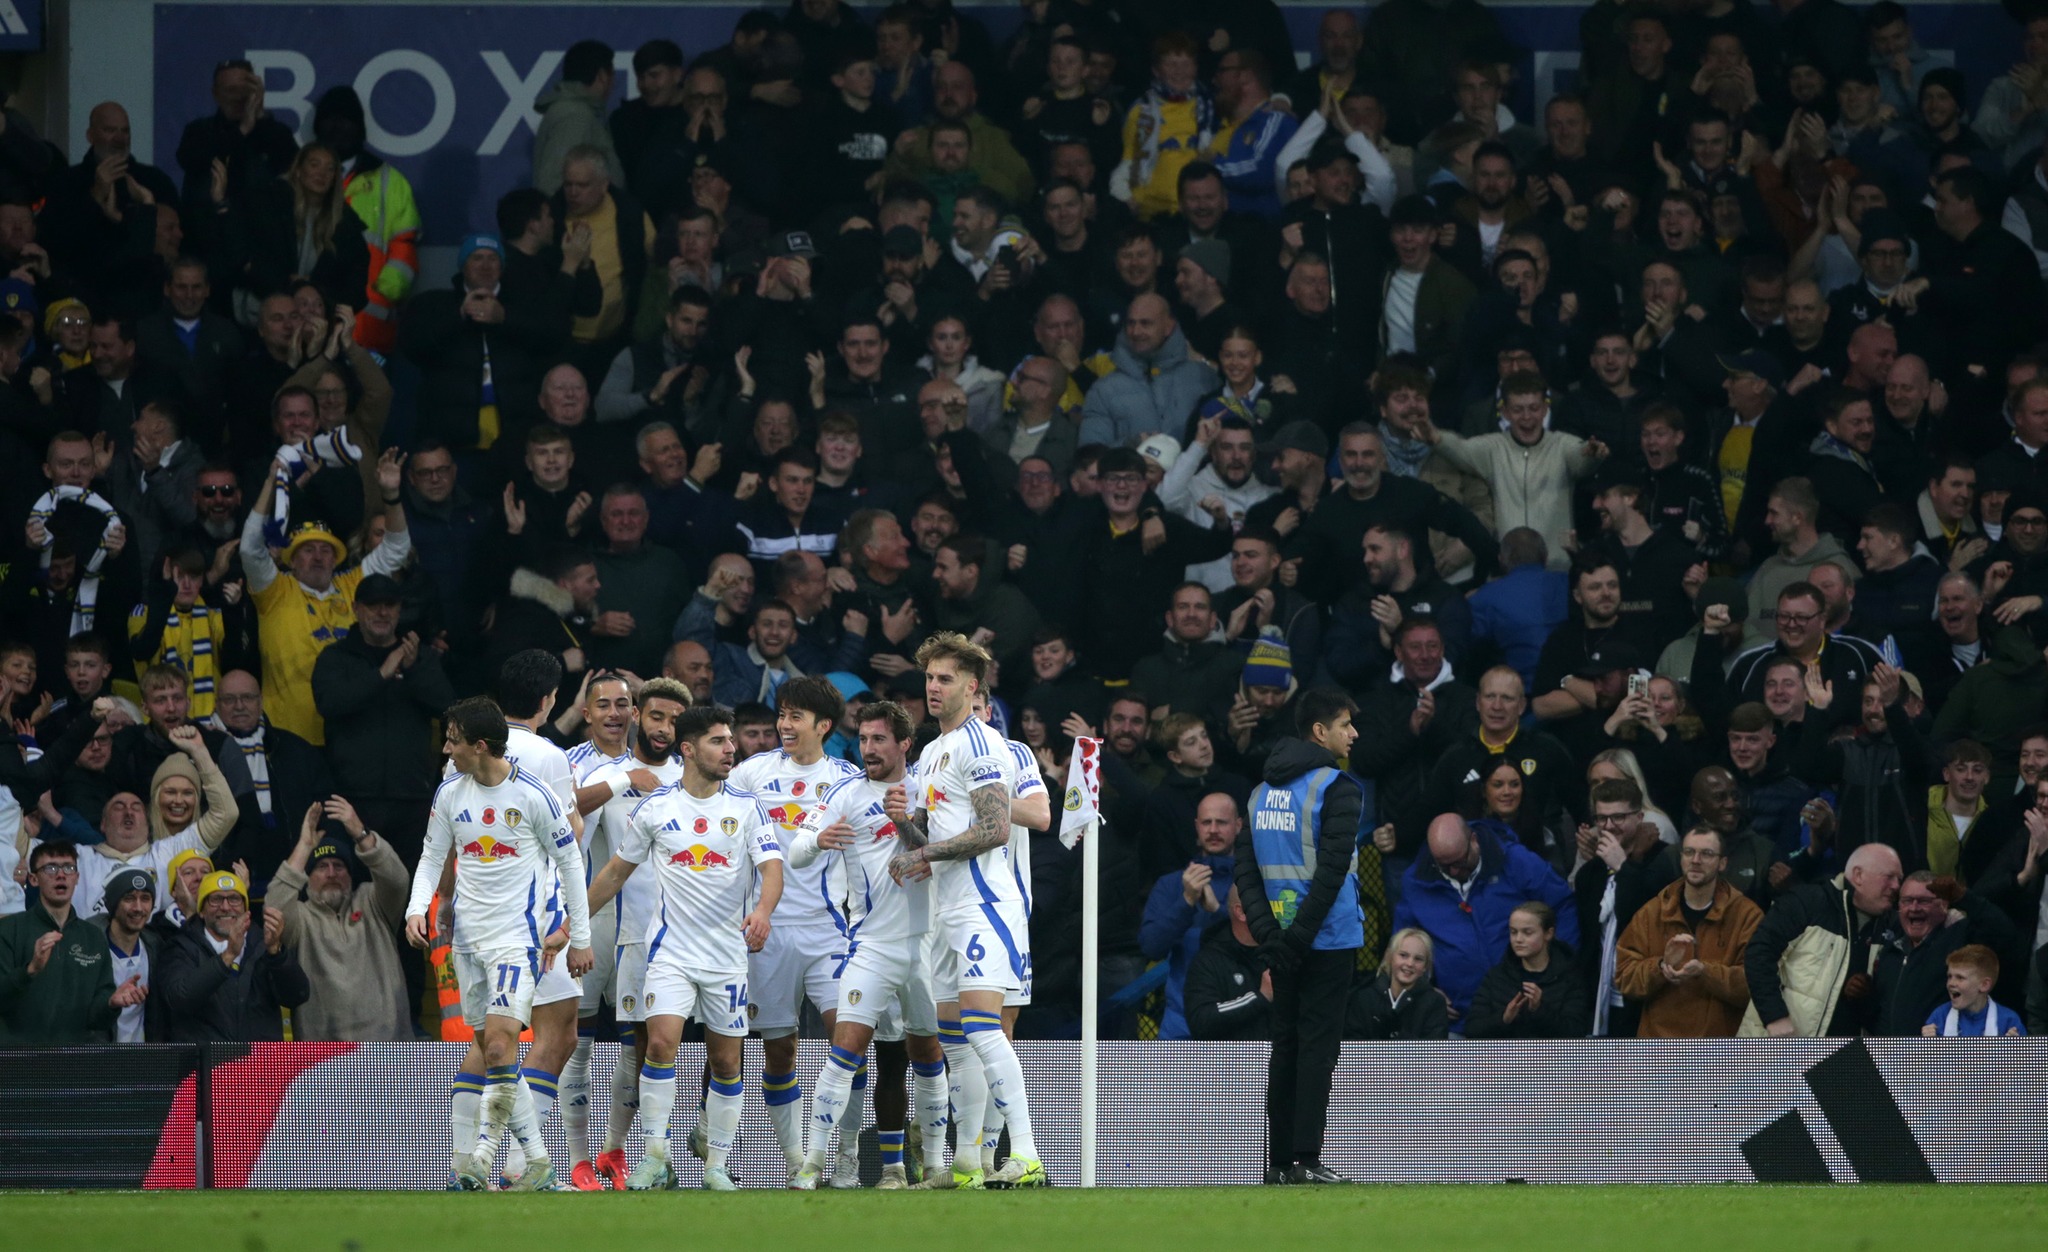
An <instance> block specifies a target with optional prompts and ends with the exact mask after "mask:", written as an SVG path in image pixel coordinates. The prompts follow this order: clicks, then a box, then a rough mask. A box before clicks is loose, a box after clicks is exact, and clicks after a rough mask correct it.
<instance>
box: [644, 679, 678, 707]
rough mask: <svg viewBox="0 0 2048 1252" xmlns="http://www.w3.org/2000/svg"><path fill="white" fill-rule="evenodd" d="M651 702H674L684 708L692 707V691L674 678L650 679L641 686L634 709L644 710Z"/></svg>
mask: <svg viewBox="0 0 2048 1252" xmlns="http://www.w3.org/2000/svg"><path fill="white" fill-rule="evenodd" d="M649 700H674V701H675V702H676V703H677V704H680V705H682V706H683V707H684V708H686V709H687V708H689V707H690V689H689V688H688V687H685V686H684V685H683V684H682V683H680V682H678V681H676V680H675V679H673V678H650V679H648V680H647V681H646V682H644V683H641V684H640V691H639V693H638V694H637V695H635V696H634V697H633V707H634V708H636V709H644V708H646V707H647V702H648V701H649Z"/></svg>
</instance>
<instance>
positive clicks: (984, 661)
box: [917, 630, 996, 689]
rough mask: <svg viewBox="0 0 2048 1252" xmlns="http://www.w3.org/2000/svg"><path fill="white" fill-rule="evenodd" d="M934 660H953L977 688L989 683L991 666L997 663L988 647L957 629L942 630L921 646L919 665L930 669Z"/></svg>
mask: <svg viewBox="0 0 2048 1252" xmlns="http://www.w3.org/2000/svg"><path fill="white" fill-rule="evenodd" d="M933 661H951V662H952V663H953V664H954V665H955V666H956V667H957V668H958V669H959V670H960V672H961V673H963V674H965V675H967V676H968V677H970V678H972V679H973V680H974V685H975V687H976V688H977V689H979V688H981V687H983V686H986V685H987V684H988V671H989V667H990V666H992V665H994V664H995V663H996V660H995V658H994V657H992V656H990V655H989V653H988V649H987V648H984V647H982V646H981V645H980V644H978V643H976V642H974V640H972V639H969V638H968V637H967V636H965V635H963V634H961V633H960V632H959V631H957V630H942V631H940V632H939V633H938V634H936V635H933V636H932V637H931V638H929V639H927V640H925V641H924V643H923V644H922V645H921V646H919V648H918V649H917V667H918V668H919V669H930V668H931V666H932V662H933Z"/></svg>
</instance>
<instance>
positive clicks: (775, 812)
mask: <svg viewBox="0 0 2048 1252" xmlns="http://www.w3.org/2000/svg"><path fill="white" fill-rule="evenodd" d="M768 820H769V821H771V822H774V823H775V824H776V825H777V826H780V827H782V828H783V829H784V830H795V829H796V828H797V827H799V826H801V825H803V824H804V806H803V805H801V804H778V805H776V806H775V807H774V808H772V809H769V810H768Z"/></svg>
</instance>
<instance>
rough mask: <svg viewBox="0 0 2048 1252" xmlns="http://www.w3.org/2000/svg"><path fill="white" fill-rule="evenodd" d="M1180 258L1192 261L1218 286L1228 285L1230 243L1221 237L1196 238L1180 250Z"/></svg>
mask: <svg viewBox="0 0 2048 1252" xmlns="http://www.w3.org/2000/svg"><path fill="white" fill-rule="evenodd" d="M1180 259H1181V260H1183V261H1193V262H1194V263H1195V264H1196V265H1197V266H1199V267H1200V268H1201V269H1202V271H1203V272H1204V273H1206V274H1208V275H1209V277H1211V278H1213V279H1215V280H1216V285H1217V286H1218V287H1228V286H1230V245H1229V244H1227V243H1225V242H1223V241H1222V240H1221V239H1197V240H1195V241H1194V242H1193V243H1191V244H1189V245H1188V246H1187V247H1185V248H1182V249H1181V250H1180Z"/></svg>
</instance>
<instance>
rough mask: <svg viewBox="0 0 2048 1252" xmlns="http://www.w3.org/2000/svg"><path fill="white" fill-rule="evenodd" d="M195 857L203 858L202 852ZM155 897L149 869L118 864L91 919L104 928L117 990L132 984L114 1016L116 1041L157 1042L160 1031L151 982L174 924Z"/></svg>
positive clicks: (160, 962) (158, 1013) (158, 1010)
mask: <svg viewBox="0 0 2048 1252" xmlns="http://www.w3.org/2000/svg"><path fill="white" fill-rule="evenodd" d="M195 859H197V860H199V861H200V863H201V864H204V863H205V859H204V858H195ZM156 897H157V886H156V879H155V878H153V877H151V875H150V873H149V871H148V870H143V869H124V870H116V871H115V872H114V874H113V876H112V877H110V878H108V879H107V884H106V890H105V892H104V893H103V900H104V903H105V908H106V911H105V912H104V913H102V914H100V916H98V917H95V918H93V919H92V923H93V925H95V926H98V927H99V928H100V929H102V930H104V931H105V932H106V934H107V950H108V952H109V953H110V954H112V956H113V958H114V982H115V994H116V995H119V994H120V992H121V990H122V989H123V988H128V989H130V990H131V994H130V995H128V996H127V997H125V998H126V999H127V1000H128V1003H126V1004H123V1005H122V1006H121V1008H120V1011H119V1014H118V1016H116V1017H115V1019H114V1042H115V1043H155V1042H157V1041H158V1039H159V1038H160V1037H161V1036H162V1034H163V1022H162V1020H161V1019H162V1016H163V1013H162V1010H161V1008H160V1007H157V1006H153V1005H152V1004H151V1003H150V1001H149V984H150V982H151V981H152V980H153V979H156V978H158V977H160V975H159V973H158V971H160V970H161V969H163V959H164V958H163V945H164V940H165V938H167V937H168V936H169V935H170V934H171V933H172V932H173V931H174V930H175V929H176V928H175V927H174V926H173V925H172V924H171V923H170V921H169V920H168V918H167V917H163V916H158V915H157V908H156ZM133 992H140V993H141V994H140V995H139V996H137V995H135V994H133ZM152 1008H156V1011H155V1012H152V1011H151V1009H152Z"/></svg>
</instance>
